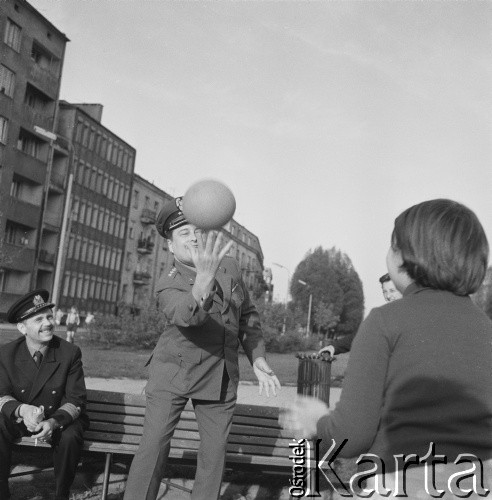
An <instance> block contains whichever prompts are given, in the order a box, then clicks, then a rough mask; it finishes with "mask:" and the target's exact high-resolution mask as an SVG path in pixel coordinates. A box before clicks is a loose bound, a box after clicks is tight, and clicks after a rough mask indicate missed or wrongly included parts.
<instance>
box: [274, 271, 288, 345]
mask: <svg viewBox="0 0 492 500" xmlns="http://www.w3.org/2000/svg"><path fill="white" fill-rule="evenodd" d="M272 264H273V265H274V266H277V267H280V268H282V269H285V270H286V271H287V291H286V292H285V315H284V324H283V326H282V335H285V330H286V323H287V302H288V301H289V288H290V271H289V270H288V269H287V268H286V267H285V266H283V265H282V264H278V263H277V262H272Z"/></svg>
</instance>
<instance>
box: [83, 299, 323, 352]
mask: <svg viewBox="0 0 492 500" xmlns="http://www.w3.org/2000/svg"><path fill="white" fill-rule="evenodd" d="M165 325H166V318H165V316H164V314H163V313H162V312H160V311H159V310H158V309H157V308H156V307H153V306H151V307H148V308H146V309H142V310H141V312H140V314H138V315H136V314H132V312H131V310H129V309H128V308H125V307H123V308H121V309H120V313H119V314H118V315H117V316H113V315H96V317H95V319H94V322H93V323H91V324H90V325H88V326H87V329H88V332H89V338H90V339H91V341H93V342H97V343H99V344H102V345H106V346H107V347H108V348H109V347H111V346H118V345H123V346H128V347H131V348H132V349H149V348H150V349H152V348H154V346H155V344H156V343H157V340H158V339H159V336H160V335H161V333H162V332H163V331H164V327H165ZM263 335H264V338H265V347H266V350H267V352H276V353H289V352H296V351H309V350H316V349H318V344H319V339H318V336H317V335H313V336H310V337H305V336H304V335H303V334H302V333H298V332H294V331H287V333H286V334H285V335H282V334H281V333H279V331H278V328H276V327H272V326H270V325H268V324H265V323H263Z"/></svg>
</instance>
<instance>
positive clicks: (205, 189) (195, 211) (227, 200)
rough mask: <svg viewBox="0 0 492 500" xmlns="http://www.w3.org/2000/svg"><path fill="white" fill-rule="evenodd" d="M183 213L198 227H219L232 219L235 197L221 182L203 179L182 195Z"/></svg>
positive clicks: (208, 228)
mask: <svg viewBox="0 0 492 500" xmlns="http://www.w3.org/2000/svg"><path fill="white" fill-rule="evenodd" d="M182 202H183V205H182V206H183V214H184V216H185V217H186V220H187V221H188V222H189V223H190V224H194V225H195V226H196V227H198V228H200V229H205V230H210V229H219V228H221V227H222V226H224V225H225V224H227V222H229V221H230V220H231V219H232V216H233V215H234V212H235V211H236V199H235V198H234V195H233V194H232V191H231V190H230V189H229V188H228V187H227V186H226V185H225V184H223V183H222V182H220V181H217V180H214V179H203V180H201V181H198V182H195V183H194V184H193V185H191V186H190V187H189V188H188V190H187V191H186V193H185V194H184V196H183V201H182Z"/></svg>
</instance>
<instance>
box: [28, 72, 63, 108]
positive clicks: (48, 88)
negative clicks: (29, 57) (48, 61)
mask: <svg viewBox="0 0 492 500" xmlns="http://www.w3.org/2000/svg"><path fill="white" fill-rule="evenodd" d="M30 69H31V71H30V73H29V79H30V80H32V82H33V83H34V84H35V86H36V87H38V88H39V90H41V91H42V92H43V93H45V94H46V95H47V96H48V97H50V98H51V99H53V100H56V96H57V93H58V85H59V83H60V79H59V77H58V76H57V75H54V74H53V73H51V72H50V71H48V70H46V69H44V68H42V67H41V66H39V65H38V64H33V65H32V66H31V68H30Z"/></svg>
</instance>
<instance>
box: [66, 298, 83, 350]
mask: <svg viewBox="0 0 492 500" xmlns="http://www.w3.org/2000/svg"><path fill="white" fill-rule="evenodd" d="M79 325H80V316H79V312H78V310H77V308H76V307H75V306H72V307H71V308H70V312H69V313H68V314H67V342H71V343H72V344H73V338H74V336H75V333H76V332H77V328H78V327H79Z"/></svg>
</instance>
